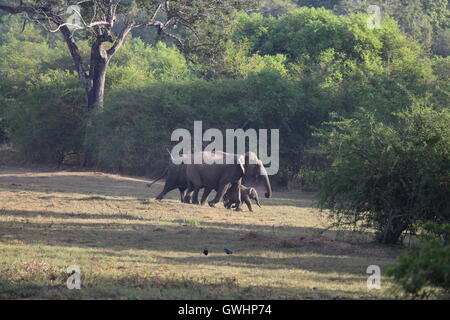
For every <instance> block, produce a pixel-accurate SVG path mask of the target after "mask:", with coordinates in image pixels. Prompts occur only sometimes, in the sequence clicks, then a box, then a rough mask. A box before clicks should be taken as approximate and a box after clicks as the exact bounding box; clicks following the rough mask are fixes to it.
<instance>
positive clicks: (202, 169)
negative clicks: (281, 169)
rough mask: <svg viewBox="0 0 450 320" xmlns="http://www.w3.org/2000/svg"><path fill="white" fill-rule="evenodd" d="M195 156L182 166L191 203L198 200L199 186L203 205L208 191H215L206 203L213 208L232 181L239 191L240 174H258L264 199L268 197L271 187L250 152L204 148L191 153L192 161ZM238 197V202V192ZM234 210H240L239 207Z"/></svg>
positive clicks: (254, 176) (254, 155) (253, 175)
mask: <svg viewBox="0 0 450 320" xmlns="http://www.w3.org/2000/svg"><path fill="white" fill-rule="evenodd" d="M200 157H201V158H200ZM195 159H197V162H195V163H194V164H187V165H186V178H187V184H188V189H187V192H188V193H190V192H192V191H193V192H194V195H193V198H192V203H196V204H198V203H199V201H198V192H199V190H200V189H201V188H205V191H204V193H203V196H202V199H201V201H200V203H201V204H202V205H203V204H204V203H205V202H206V199H207V198H208V195H209V194H210V193H211V191H212V190H216V191H217V194H216V196H215V198H214V199H213V200H211V201H210V202H209V205H210V206H211V207H214V206H215V204H216V203H218V202H219V201H221V199H222V197H223V195H224V194H225V192H226V191H227V190H228V188H229V187H230V186H231V185H232V184H235V185H236V187H237V190H239V188H240V185H241V180H242V178H243V177H246V178H257V177H262V178H263V180H264V185H265V188H266V193H265V196H266V198H270V197H271V196H272V188H271V185H270V180H269V176H268V175H267V171H266V169H265V168H264V165H263V164H262V161H261V160H259V159H258V157H257V156H256V154H255V153H254V152H248V153H246V154H244V155H237V154H230V153H225V152H207V151H204V152H199V153H196V154H194V159H193V160H195ZM196 163H198V164H196ZM238 199H239V201H240V200H241V199H240V193H239V194H238ZM236 209H237V210H240V207H238V208H236Z"/></svg>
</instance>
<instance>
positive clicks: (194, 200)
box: [192, 187, 200, 204]
mask: <svg viewBox="0 0 450 320" xmlns="http://www.w3.org/2000/svg"><path fill="white" fill-rule="evenodd" d="M199 192H200V188H198V187H196V188H194V193H193V195H192V203H193V204H200V202H199V201H198V193H199Z"/></svg>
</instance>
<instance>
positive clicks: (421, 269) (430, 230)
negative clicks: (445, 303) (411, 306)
mask: <svg viewBox="0 0 450 320" xmlns="http://www.w3.org/2000/svg"><path fill="white" fill-rule="evenodd" d="M387 274H388V275H389V276H391V277H393V280H394V282H395V284H396V286H397V287H398V288H399V289H401V291H403V293H404V294H405V296H406V297H408V298H422V299H423V298H433V297H438V298H447V299H448V298H449V297H450V224H448V223H447V224H437V223H427V224H425V225H424V226H423V234H422V235H421V239H420V243H419V245H417V246H414V247H413V248H410V249H408V250H407V251H406V252H405V253H403V254H402V255H401V256H400V258H399V259H398V264H397V265H394V266H389V269H388V272H387Z"/></svg>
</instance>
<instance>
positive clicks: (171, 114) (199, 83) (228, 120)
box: [92, 71, 300, 174]
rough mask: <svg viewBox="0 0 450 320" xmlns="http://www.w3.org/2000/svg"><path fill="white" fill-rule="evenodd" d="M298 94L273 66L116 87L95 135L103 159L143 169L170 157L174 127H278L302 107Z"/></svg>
mask: <svg viewBox="0 0 450 320" xmlns="http://www.w3.org/2000/svg"><path fill="white" fill-rule="evenodd" d="M298 97H299V96H298V91H297V90H296V87H295V86H294V84H293V83H292V82H291V81H290V80H289V79H287V78H285V77H283V76H282V75H280V74H279V73H277V72H273V71H264V72H261V73H254V74H252V75H250V76H249V77H248V78H246V79H239V80H233V79H221V80H216V81H205V80H191V81H185V82H162V83H153V84H150V85H148V86H145V87H141V88H135V89H128V88H127V89H122V90H115V91H114V92H113V93H112V94H111V95H110V96H109V97H108V99H107V100H106V102H105V111H104V112H103V114H101V115H99V116H98V119H97V120H96V124H97V132H96V134H95V135H94V136H93V138H92V139H94V143H93V144H94V145H97V163H98V165H99V166H100V167H102V168H107V169H111V170H118V171H125V172H132V173H141V174H142V173H145V172H147V170H150V169H151V167H152V164H153V163H154V162H155V160H162V159H167V157H168V155H167V154H166V152H165V149H166V148H170V144H171V142H170V136H171V133H172V131H173V130H174V129H177V128H186V129H188V130H192V125H193V122H194V120H199V119H201V120H202V121H203V125H204V127H205V128H210V127H213V128H219V129H223V130H224V129H227V128H240V127H242V126H243V125H245V127H244V129H247V128H255V129H258V128H278V126H279V123H281V122H288V121H290V120H291V118H292V116H293V115H294V114H296V113H298V112H299V110H300V109H299V104H298V100H299V99H298ZM218 106H220V107H218ZM282 143H283V144H284V142H282ZM293 148H297V147H296V146H295V147H293ZM287 149H288V145H287V142H286V150H287ZM284 161H286V163H287V162H288V161H289V158H288V157H286V158H285V160H284Z"/></svg>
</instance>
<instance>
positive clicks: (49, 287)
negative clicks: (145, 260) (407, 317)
mask: <svg viewBox="0 0 450 320" xmlns="http://www.w3.org/2000/svg"><path fill="white" fill-rule="evenodd" d="M48 276H49V275H48V274H47V275H45V274H43V275H38V276H36V275H33V276H29V277H28V278H24V279H21V281H14V280H13V281H11V280H9V279H7V278H6V277H4V276H0V289H1V290H0V299H158V300H160V299H170V300H174V299H176V300H185V299H187V300H197V299H202V300H212V299H230V300H234V299H239V300H245V299H253V300H256V299H258V300H268V299H299V300H300V299H305V300H332V299H348V298H349V297H352V296H354V295H355V292H354V291H346V290H326V291H321V292H313V291H311V288H307V287H288V288H285V287H276V286H261V285H245V284H241V283H239V281H238V280H237V279H236V278H234V277H223V278H219V279H210V278H207V277H189V276H184V277H183V276H182V277H181V278H180V279H172V278H168V277H160V276H151V275H150V276H145V277H141V276H138V275H132V276H130V275H121V276H119V277H117V276H116V277H114V278H113V277H111V276H101V275H96V277H95V280H94V281H92V280H88V282H87V283H86V281H85V279H84V278H83V277H81V289H80V290H69V289H67V286H66V281H67V277H68V275H67V274H64V273H63V272H61V273H60V274H59V275H58V276H57V277H56V278H51V279H49V277H48ZM366 294H367V293H366V292H358V295H359V297H360V298H366V299H371V298H373V297H370V296H366Z"/></svg>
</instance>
